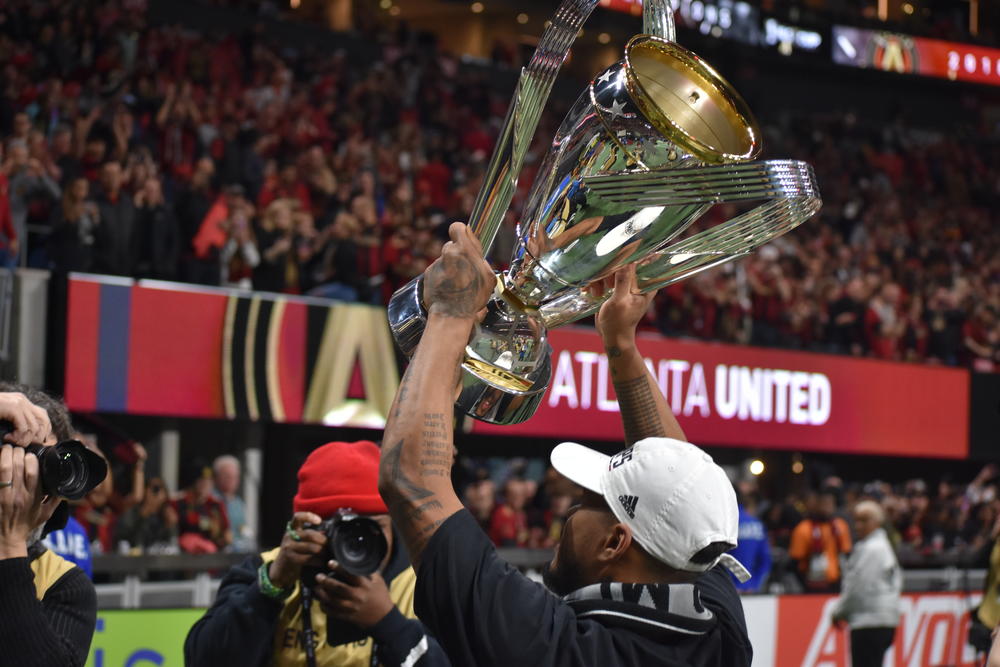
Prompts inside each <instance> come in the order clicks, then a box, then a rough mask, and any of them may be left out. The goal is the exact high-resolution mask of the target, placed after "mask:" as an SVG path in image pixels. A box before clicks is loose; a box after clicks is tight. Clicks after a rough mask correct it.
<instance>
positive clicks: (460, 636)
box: [416, 510, 753, 667]
mask: <svg viewBox="0 0 1000 667" xmlns="http://www.w3.org/2000/svg"><path fill="white" fill-rule="evenodd" d="M416 609H417V613H418V614H420V618H421V619H422V620H423V621H424V623H426V625H427V627H428V628H430V629H431V631H433V632H434V633H435V636H436V637H437V638H438V641H439V642H441V646H442V647H444V649H445V651H447V653H448V657H449V658H451V660H452V662H454V663H455V664H456V665H462V666H463V667H475V666H477V665H483V666H485V665H491V666H496V667H506V666H507V665H515V666H522V665H523V666H525V667H527V666H528V665H531V666H532V667H550V666H552V667H555V666H559V667H590V666H592V665H600V666H601V667H618V666H622V667H625V666H629V667H631V666H635V667H693V666H694V667H698V666H705V667H750V662H751V659H752V655H753V650H752V648H751V646H750V640H749V637H748V636H747V630H746V621H745V619H744V617H743V605H742V603H741V602H740V598H739V594H738V593H737V592H736V587H735V586H734V585H733V583H732V580H731V578H730V576H729V574H728V573H727V572H726V571H725V570H723V569H722V568H721V567H716V568H714V569H713V570H710V571H709V572H706V573H705V574H704V575H702V576H701V577H700V578H699V579H698V580H697V582H696V583H694V584H669V585H667V584H623V583H613V582H608V583H603V584H594V585H593V586H588V587H585V588H582V589H580V590H579V591H576V592H575V593H574V594H572V595H569V596H567V597H566V598H560V597H557V596H556V595H554V594H553V593H551V592H549V591H548V590H547V589H546V588H544V587H543V586H541V585H540V584H537V583H535V582H533V581H530V580H528V579H527V578H526V577H525V576H524V575H522V574H521V573H520V572H518V571H517V570H515V569H514V568H513V567H511V566H510V565H508V564H507V563H505V562H504V561H502V560H501V559H500V558H499V556H497V553H496V549H494V548H493V544H492V543H491V542H490V541H489V539H488V538H487V537H486V535H485V534H484V533H483V531H482V530H481V529H480V528H479V525H478V524H477V523H476V520H475V518H473V516H472V515H471V514H469V512H467V511H465V510H461V511H459V512H456V513H455V514H454V515H452V516H451V517H450V518H449V519H448V520H447V521H445V522H444V524H442V526H441V527H440V528H438V530H437V532H436V533H435V534H434V536H433V537H432V538H431V540H430V542H429V543H428V544H427V548H426V549H425V550H424V553H423V555H422V556H421V558H420V570H419V572H418V574H417V592H416Z"/></svg>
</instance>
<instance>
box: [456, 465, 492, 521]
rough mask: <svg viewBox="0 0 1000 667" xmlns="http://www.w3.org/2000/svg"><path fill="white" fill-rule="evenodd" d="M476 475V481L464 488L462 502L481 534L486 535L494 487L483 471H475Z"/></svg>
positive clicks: (490, 517)
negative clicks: (474, 519)
mask: <svg viewBox="0 0 1000 667" xmlns="http://www.w3.org/2000/svg"><path fill="white" fill-rule="evenodd" d="M477 475H478V477H477V479H476V480H475V481H473V482H472V483H471V484H469V485H468V486H467V487H465V494H464V501H465V506H466V507H467V508H468V509H469V511H470V512H472V516H474V517H476V521H478V522H479V525H480V527H482V529H483V532H485V533H487V534H488V533H489V530H490V520H491V519H492V518H493V509H494V506H495V505H494V503H495V495H496V485H495V484H494V483H493V480H491V479H490V478H489V475H488V473H487V471H486V470H485V469H483V468H479V469H477Z"/></svg>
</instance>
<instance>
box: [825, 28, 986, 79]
mask: <svg viewBox="0 0 1000 667" xmlns="http://www.w3.org/2000/svg"><path fill="white" fill-rule="evenodd" d="M833 59H834V61H835V62H837V63H840V64H841V65H853V66H854V67H867V68H872V69H880V70H884V71H886V72H897V73H900V74H919V75H922V76H933V77H938V78H942V79H952V80H955V81H968V82H972V83H985V84H990V85H994V86H1000V49H991V48H986V47H982V46H974V45H972V44H962V43H960V42H945V41H942V40H939V39H927V38H924V37H912V36H910V35H901V34H898V33H894V32H885V31H880V30H865V29H862V28H849V27H844V26H834V28H833Z"/></svg>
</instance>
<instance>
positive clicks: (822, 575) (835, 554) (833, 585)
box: [788, 489, 851, 593]
mask: <svg viewBox="0 0 1000 667" xmlns="http://www.w3.org/2000/svg"><path fill="white" fill-rule="evenodd" d="M806 506H807V509H808V516H807V517H806V518H805V519H803V520H802V521H801V522H800V523H799V525H798V526H796V527H795V530H794V531H792V540H791V545H790V546H789V549H788V555H789V557H790V558H792V559H793V560H794V561H796V562H797V566H798V573H799V578H800V579H801V581H802V585H803V586H804V587H805V589H806V590H807V591H809V592H814V593H819V592H827V593H832V592H837V591H838V590H840V578H841V558H842V557H843V556H844V555H846V554H847V553H848V552H850V550H851V533H850V530H849V528H848V527H847V523H846V522H845V521H844V520H843V519H841V518H840V517H836V516H834V513H835V512H836V509H837V504H836V495H835V494H834V493H833V492H832V491H830V490H829V489H824V490H822V491H821V492H819V493H812V494H810V496H809V498H808V499H807V502H806Z"/></svg>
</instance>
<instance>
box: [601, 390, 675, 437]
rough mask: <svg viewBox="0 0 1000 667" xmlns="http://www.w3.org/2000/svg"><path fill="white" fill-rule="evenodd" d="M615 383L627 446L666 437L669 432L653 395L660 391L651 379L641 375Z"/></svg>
mask: <svg viewBox="0 0 1000 667" xmlns="http://www.w3.org/2000/svg"><path fill="white" fill-rule="evenodd" d="M613 383H614V386H615V393H616V394H618V404H619V406H620V407H621V415H622V424H623V425H624V427H625V443H626V445H627V446H629V447H631V446H632V445H633V444H635V443H636V442H638V441H640V440H642V439H644V438H652V437H666V436H667V431H666V429H665V428H664V425H663V420H662V418H661V415H660V413H659V410H658V407H657V400H656V396H655V395H654V394H653V392H654V391H658V390H657V389H656V388H655V387H654V386H653V384H652V383H651V382H650V379H649V377H647V376H645V375H640V376H639V377H637V378H635V379H632V380H617V379H614V380H613Z"/></svg>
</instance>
